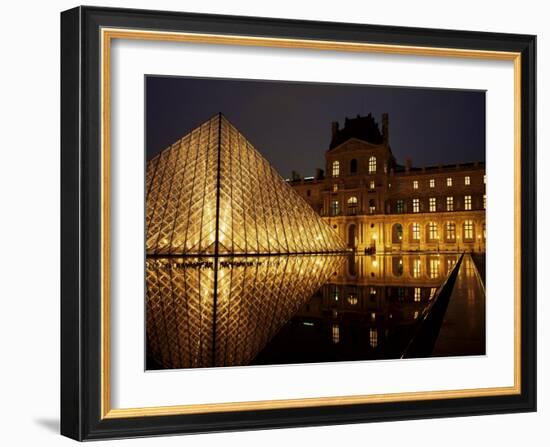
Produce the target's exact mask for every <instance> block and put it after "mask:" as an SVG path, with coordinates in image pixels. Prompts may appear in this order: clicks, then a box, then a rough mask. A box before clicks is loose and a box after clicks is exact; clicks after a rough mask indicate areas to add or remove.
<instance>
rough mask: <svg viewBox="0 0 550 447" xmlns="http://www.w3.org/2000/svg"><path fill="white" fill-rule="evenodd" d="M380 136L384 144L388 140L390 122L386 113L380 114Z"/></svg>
mask: <svg viewBox="0 0 550 447" xmlns="http://www.w3.org/2000/svg"><path fill="white" fill-rule="evenodd" d="M382 138H383V139H384V144H388V143H389V141H390V123H389V117H388V114H387V113H383V114H382Z"/></svg>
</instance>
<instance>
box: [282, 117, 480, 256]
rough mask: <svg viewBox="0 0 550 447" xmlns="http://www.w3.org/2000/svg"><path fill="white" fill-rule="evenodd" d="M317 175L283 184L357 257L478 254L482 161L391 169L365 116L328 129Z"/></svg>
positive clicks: (381, 132) (385, 124) (386, 147)
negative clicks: (367, 254)
mask: <svg viewBox="0 0 550 447" xmlns="http://www.w3.org/2000/svg"><path fill="white" fill-rule="evenodd" d="M325 163H326V165H325V169H326V171H325V174H324V173H323V172H322V171H319V172H318V173H317V175H316V176H315V177H305V178H303V179H302V178H293V179H291V180H289V182H290V184H291V185H292V187H294V189H295V190H296V191H297V192H298V193H299V194H300V195H301V196H302V197H303V198H304V199H305V200H306V201H307V202H308V203H309V204H310V205H311V206H312V207H313V208H314V209H315V211H317V212H318V213H319V214H320V215H321V216H322V217H323V218H324V219H326V220H327V221H328V223H329V224H330V225H331V226H332V227H333V228H334V229H335V230H336V231H337V232H338V233H339V234H340V236H341V237H342V238H343V239H344V240H346V241H347V244H348V247H350V248H353V249H354V250H356V251H358V252H363V251H365V250H368V251H376V252H409V251H475V252H484V251H485V239H486V230H485V208H486V193H485V184H486V175H485V163H483V162H469V163H461V164H456V165H439V166H427V167H414V166H413V165H412V162H411V161H410V160H407V161H406V163H405V164H399V163H398V162H397V160H396V159H395V157H394V155H393V154H392V151H391V147H390V144H389V118H388V115H387V114H383V115H382V128H381V129H380V127H379V125H378V123H377V122H376V120H375V119H374V118H373V117H372V115H371V114H369V115H367V116H364V117H363V116H357V117H356V118H351V119H348V118H346V120H345V124H344V127H343V128H340V127H339V125H338V123H333V124H332V140H331V143H330V146H329V149H328V150H327V151H326V153H325Z"/></svg>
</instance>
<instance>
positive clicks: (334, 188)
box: [332, 183, 338, 192]
mask: <svg viewBox="0 0 550 447" xmlns="http://www.w3.org/2000/svg"><path fill="white" fill-rule="evenodd" d="M332 191H333V192H336V191H338V184H337V183H335V184H334V185H332Z"/></svg>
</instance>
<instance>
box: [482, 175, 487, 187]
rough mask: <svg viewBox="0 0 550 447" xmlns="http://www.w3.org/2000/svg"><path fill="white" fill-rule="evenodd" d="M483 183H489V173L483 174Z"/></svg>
mask: <svg viewBox="0 0 550 447" xmlns="http://www.w3.org/2000/svg"><path fill="white" fill-rule="evenodd" d="M483 184H484V185H486V184H487V174H484V175H483Z"/></svg>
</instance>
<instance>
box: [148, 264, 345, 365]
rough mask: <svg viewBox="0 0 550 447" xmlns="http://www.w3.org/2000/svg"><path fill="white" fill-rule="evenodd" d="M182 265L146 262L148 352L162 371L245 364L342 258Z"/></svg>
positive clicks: (301, 304)
mask: <svg viewBox="0 0 550 447" xmlns="http://www.w3.org/2000/svg"><path fill="white" fill-rule="evenodd" d="M182 259H185V262H184V263H182V264H177V263H174V261H173V259H172V258H152V259H149V260H148V261H147V268H146V282H147V313H146V315H147V319H146V324H147V352H148V354H149V355H150V356H151V357H152V358H153V359H154V360H155V362H156V363H157V364H159V365H160V366H162V367H163V368H201V367H214V366H238V365H249V364H250V363H251V362H253V360H254V358H255V357H256V356H257V355H258V353H259V352H260V351H261V350H262V349H263V348H264V347H265V345H266V344H267V343H268V342H269V341H270V340H271V339H272V338H273V336H274V335H275V334H277V332H279V330H280V329H281V327H282V326H283V325H284V324H285V323H286V322H287V321H288V319H289V318H291V317H292V315H293V314H294V313H295V312H297V311H298V310H299V309H300V307H302V306H303V305H304V304H305V303H306V302H307V301H308V300H309V298H310V297H311V295H312V294H313V293H315V292H316V291H317V290H318V289H319V288H320V287H321V286H322V285H323V284H324V283H325V282H326V281H327V279H328V278H329V277H330V275H332V274H333V272H334V271H336V270H338V269H339V268H340V267H341V265H342V264H343V262H344V261H345V256H344V255H296V256H295V255H292V256H258V257H256V261H255V262H252V263H249V262H247V261H250V259H251V258H250V257H242V258H241V257H235V258H231V259H233V261H232V262H230V263H229V264H230V265H226V264H224V263H223V262H222V261H220V263H219V264H218V265H217V267H216V266H212V267H209V266H205V265H204V264H205V261H204V259H205V258H204V257H200V258H197V257H187V258H179V260H182ZM206 259H214V258H206ZM218 259H220V258H218Z"/></svg>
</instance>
